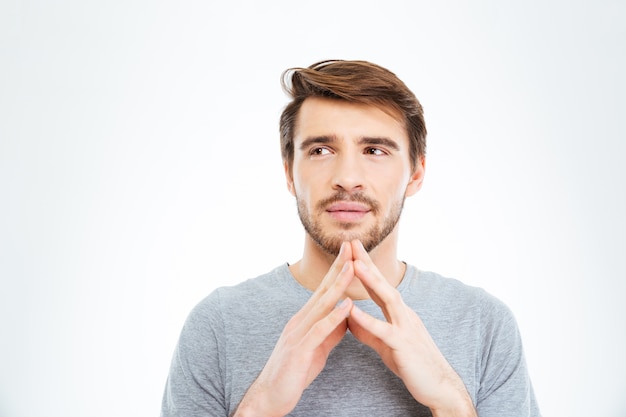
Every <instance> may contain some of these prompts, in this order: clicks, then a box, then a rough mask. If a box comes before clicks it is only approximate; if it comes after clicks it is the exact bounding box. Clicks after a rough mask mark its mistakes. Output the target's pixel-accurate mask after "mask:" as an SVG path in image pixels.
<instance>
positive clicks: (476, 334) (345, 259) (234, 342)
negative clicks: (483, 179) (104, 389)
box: [161, 61, 539, 417]
mask: <svg viewBox="0 0 626 417" xmlns="http://www.w3.org/2000/svg"><path fill="white" fill-rule="evenodd" d="M283 85H284V87H285V89H286V91H287V92H288V93H289V94H290V95H291V97H292V101H291V103H290V104H289V105H288V106H287V107H286V108H285V110H284V112H283V114H282V116H281V123H280V130H281V145H282V155H283V161H284V166H285V175H286V179H287V187H288V189H289V191H290V192H291V193H292V194H293V195H294V197H295V198H296V201H297V206H298V213H299V215H300V218H301V220H302V224H303V225H304V228H305V230H306V235H305V242H304V253H303V256H302V259H301V260H300V261H299V262H297V263H295V264H293V265H283V266H280V267H278V268H276V269H275V270H273V271H271V272H269V273H267V274H265V275H262V276H260V277H258V278H255V279H252V280H248V281H246V282H243V283H241V284H239V285H236V286H234V287H228V288H220V289H218V290H216V291H215V292H213V293H212V294H211V295H209V296H208V297H207V298H206V299H205V300H203V301H202V302H201V303H200V304H199V305H198V306H196V308H195V309H194V310H193V311H192V313H191V314H190V316H189V318H188V319H187V322H186V323H185V326H184V328H183V331H182V334H181V336H180V340H179V343H178V346H177V349H176V352H175V355H174V358H173V361H172V366H171V370H170V375H169V378H168V381H167V386H166V390H165V395H164V398H163V408H162V414H161V415H162V416H163V417H166V416H220V417H226V416H231V415H234V416H258V417H262V416H272V417H273V416H285V415H290V416H409V415H411V416H431V415H432V416H477V415H480V416H481V417H489V416H493V417H496V416H497V417H501V416H539V411H538V408H537V405H536V402H535V398H534V394H533V391H532V387H531V383H530V380H529V377H528V375H527V370H526V365H525V361H524V355H523V351H522V346H521V340H520V336H519V333H518V330H517V326H516V324H515V321H514V318H513V316H512V314H511V312H510V311H509V310H508V309H507V308H506V306H504V305H503V304H502V303H501V302H500V301H498V300H497V299H495V298H493V297H491V296H490V295H488V294H487V293H486V292H484V291H482V290H480V289H477V288H472V287H468V286H465V285H463V284H461V283H460V282H458V281H456V280H452V279H448V278H443V277H441V276H439V275H437V274H434V273H431V272H423V271H419V270H417V269H416V268H415V267H413V266H411V265H407V264H405V263H403V262H401V261H399V260H398V259H397V244H398V220H399V218H400V213H401V211H402V207H403V203H404V199H405V198H406V197H408V196H411V195H413V194H415V193H416V192H418V191H419V189H420V187H421V185H422V180H423V178H424V157H425V148H426V143H425V139H426V128H425V124H424V119H423V112H422V107H421V105H420V103H419V102H418V101H417V99H416V98H415V96H414V95H413V93H411V91H410V90H409V89H408V88H407V87H406V86H405V85H404V83H402V81H400V80H399V79H398V78H397V77H396V76H395V75H394V74H393V73H391V72H389V71H388V70H386V69H384V68H381V67H379V66H377V65H374V64H371V63H368V62H362V61H325V62H320V63H317V64H314V65H312V66H311V67H309V68H300V69H292V70H289V71H287V72H286V73H285V74H284V77H283Z"/></svg>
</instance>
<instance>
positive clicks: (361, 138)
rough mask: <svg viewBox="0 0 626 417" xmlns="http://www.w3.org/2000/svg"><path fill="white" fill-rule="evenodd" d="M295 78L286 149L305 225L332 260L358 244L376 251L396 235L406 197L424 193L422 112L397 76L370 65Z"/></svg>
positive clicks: (322, 69) (334, 64)
mask: <svg viewBox="0 0 626 417" xmlns="http://www.w3.org/2000/svg"><path fill="white" fill-rule="evenodd" d="M290 71H291V72H287V73H285V74H286V75H285V77H284V78H283V83H284V86H285V88H286V89H287V91H290V92H291V95H292V98H293V100H292V102H291V103H290V104H289V105H288V106H287V107H286V109H285V111H284V112H283V114H282V117H281V144H282V150H283V160H284V164H285V173H286V175H287V180H288V186H289V189H290V191H291V192H292V194H294V196H295V197H296V200H297V203H298V213H299V215H300V219H301V220H302V224H303V225H304V227H305V229H306V231H307V234H308V236H309V237H310V238H311V239H312V240H313V241H314V242H315V243H316V244H317V245H318V246H319V247H320V248H321V249H323V250H324V251H325V252H327V253H329V254H331V255H336V254H337V253H338V251H339V247H340V246H341V242H343V241H347V240H352V239H360V240H361V241H362V242H363V245H364V246H365V248H366V250H368V251H370V250H372V249H374V248H375V247H377V246H378V245H379V244H380V243H381V242H383V241H384V240H385V239H386V238H387V236H388V235H389V234H390V233H392V232H393V231H394V230H395V229H396V225H397V222H398V220H399V218H400V213H401V211H402V207H403V204H404V199H405V197H406V196H408V195H412V194H414V193H415V192H417V191H418V190H419V188H420V187H421V183H422V179H423V174H424V153H425V136H426V128H425V126H424V120H423V116H422V108H421V105H420V104H419V102H418V101H417V99H416V98H415V96H414V95H413V94H412V93H411V92H410V91H409V90H408V89H407V88H406V86H405V85H404V83H402V82H401V81H400V80H399V79H398V78H397V77H396V76H395V75H393V74H392V73H391V72H389V71H387V70H385V69H383V68H381V67H378V66H376V65H373V64H370V63H367V62H362V61H356V62H354V61H352V62H348V61H329V62H323V63H320V64H315V65H313V66H312V67H310V68H308V69H297V70H290ZM287 78H289V79H290V81H288V80H287ZM288 86H290V87H288Z"/></svg>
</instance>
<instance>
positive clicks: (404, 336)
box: [348, 240, 476, 416]
mask: <svg viewBox="0 0 626 417" xmlns="http://www.w3.org/2000/svg"><path fill="white" fill-rule="evenodd" d="M351 246H352V254H353V257H354V271H355V275H356V277H357V278H358V279H359V280H360V281H361V283H362V284H363V286H364V287H365V289H366V290H367V292H368V293H369V295H370V297H371V298H372V300H373V301H374V302H375V303H376V304H377V305H378V306H379V307H380V308H381V310H382V312H383V314H384V316H385V318H386V320H387V321H386V322H385V321H381V320H378V319H376V318H374V317H372V316H370V315H369V314H367V313H365V312H364V311H362V310H360V309H359V308H358V307H356V306H354V307H353V308H352V310H351V312H350V317H349V318H348V327H349V328H350V331H351V332H352V334H353V335H354V336H355V337H356V338H357V339H358V340H360V341H361V342H362V343H364V344H366V345H368V346H369V347H371V348H372V349H374V350H375V351H376V352H377V353H378V354H379V355H380V357H381V359H382V360H383V362H384V363H385V365H386V366H387V367H388V368H389V369H390V370H391V371H393V372H394V373H395V374H396V375H397V376H398V377H399V378H401V379H402V381H403V382H404V384H405V386H406V387H407V389H408V390H409V392H410V393H411V395H412V396H413V397H414V398H415V399H416V400H417V401H419V402H420V403H422V404H424V405H425V406H427V407H429V408H430V409H431V411H432V412H433V415H435V416H437V415H468V416H476V412H475V410H474V406H473V405H472V401H471V398H470V397H469V394H468V393H467V390H466V388H465V385H464V384H463V381H462V380H461V378H460V377H459V376H458V374H457V373H456V372H455V371H454V369H453V368H452V367H451V366H450V364H449V363H448V362H447V361H446V359H445V357H444V356H443V354H442V353H441V352H440V351H439V348H438V347H437V345H436V344H435V342H434V341H433V339H432V338H431V337H430V334H429V333H428V330H426V327H425V326H424V324H423V323H422V320H421V319H420V318H419V316H418V315H417V314H416V313H415V312H414V311H413V310H412V309H411V308H409V307H408V306H407V305H406V304H404V301H403V300H402V296H401V295H400V293H399V292H398V291H397V290H396V289H395V288H394V287H393V286H392V285H391V284H389V282H388V281H387V280H386V279H385V277H384V276H382V274H381V273H380V272H379V271H378V269H377V268H376V266H375V265H374V263H373V262H372V260H371V258H370V257H369V255H368V253H367V252H366V251H365V249H364V248H363V245H362V244H361V242H360V241H358V240H355V241H352V242H351ZM460 410H464V412H459V411H460ZM465 411H466V412H465Z"/></svg>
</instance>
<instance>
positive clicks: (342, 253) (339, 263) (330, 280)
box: [293, 242, 352, 322]
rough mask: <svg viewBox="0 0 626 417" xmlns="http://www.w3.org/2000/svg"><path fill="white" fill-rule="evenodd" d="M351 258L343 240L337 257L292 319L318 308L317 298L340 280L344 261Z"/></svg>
mask: <svg viewBox="0 0 626 417" xmlns="http://www.w3.org/2000/svg"><path fill="white" fill-rule="evenodd" d="M351 260H352V247H351V246H350V244H349V243H348V242H344V243H343V244H342V245H341V249H340V250H339V254H338V255H337V258H336V259H335V261H334V262H333V264H332V265H331V267H330V269H329V270H328V272H327V273H326V275H325V276H324V279H323V280H322V282H321V283H320V285H319V286H318V287H317V289H316V290H315V291H314V292H313V295H312V296H311V297H310V298H309V300H308V301H307V302H306V303H305V304H304V306H302V308H301V309H300V311H299V312H298V313H296V314H295V315H294V317H293V318H294V319H295V320H294V321H296V322H299V321H300V320H301V319H302V318H303V317H306V316H307V315H308V314H309V313H310V311H311V310H312V309H314V308H318V307H316V306H317V304H318V302H319V299H320V298H321V297H323V296H324V294H325V293H326V292H328V290H329V289H331V288H333V287H334V286H335V285H336V284H337V281H339V280H341V278H342V276H341V271H342V269H343V268H344V267H345V264H346V262H348V261H351ZM339 297H340V296H338V297H337V299H336V300H335V302H334V303H332V305H330V306H329V307H328V308H327V310H326V311H325V313H327V312H328V311H330V308H331V307H332V306H334V305H335V303H336V302H337V300H339Z"/></svg>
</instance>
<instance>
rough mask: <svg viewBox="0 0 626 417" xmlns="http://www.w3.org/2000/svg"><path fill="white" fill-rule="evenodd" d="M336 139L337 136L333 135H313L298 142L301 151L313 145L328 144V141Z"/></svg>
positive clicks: (331, 141)
mask: <svg viewBox="0 0 626 417" xmlns="http://www.w3.org/2000/svg"><path fill="white" fill-rule="evenodd" d="M336 141H337V137H336V136H335V135H331V136H313V137H310V138H306V139H305V140H303V141H302V143H301V144H300V150H301V151H303V150H305V149H307V148H309V147H311V146H313V145H328V144H329V143H333V142H336Z"/></svg>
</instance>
